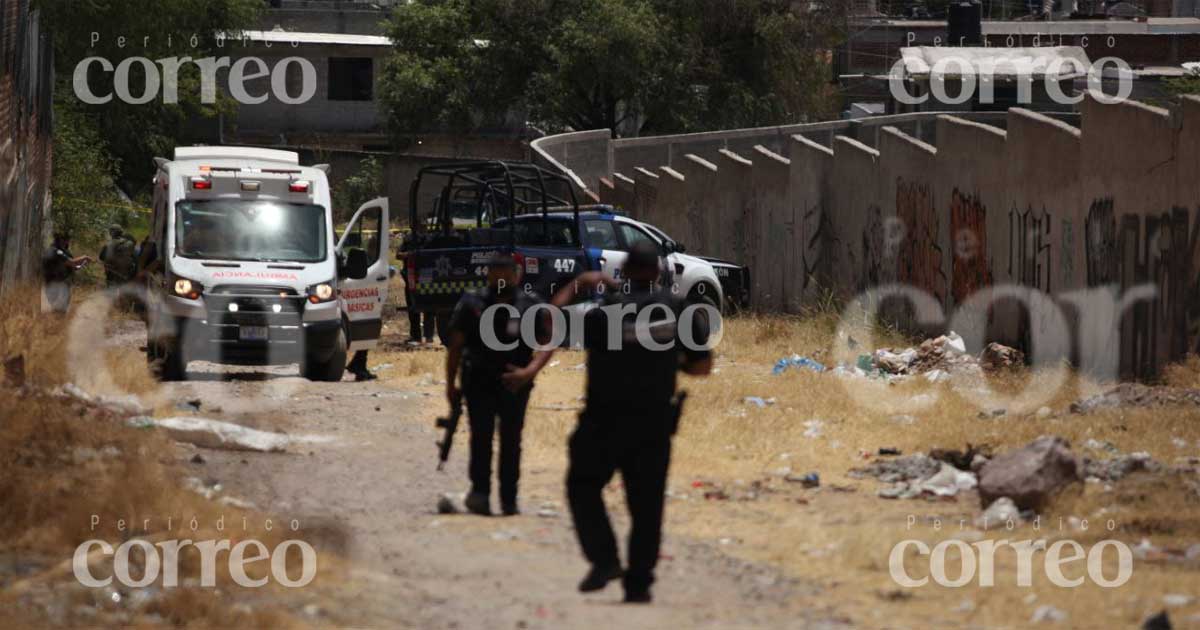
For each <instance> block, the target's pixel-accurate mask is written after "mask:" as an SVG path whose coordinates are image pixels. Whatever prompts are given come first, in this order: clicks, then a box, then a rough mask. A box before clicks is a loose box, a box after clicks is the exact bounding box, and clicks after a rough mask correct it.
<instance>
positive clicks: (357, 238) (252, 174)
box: [138, 147, 389, 381]
mask: <svg viewBox="0 0 1200 630" xmlns="http://www.w3.org/2000/svg"><path fill="white" fill-rule="evenodd" d="M328 172H329V168H328V166H327V165H316V166H301V165H300V159H299V155H297V154H296V153H294V152H290V151H278V150H273V149H257V148H246V147H181V148H177V149H175V155H174V159H172V160H167V159H163V158H156V159H155V175H154V196H153V199H154V202H153V220H152V224H151V231H150V235H149V236H148V237H147V239H146V240H145V242H144V243H143V245H142V248H141V252H140V255H139V258H138V268H139V271H140V272H141V277H143V278H144V279H145V282H146V285H145V289H146V291H145V297H144V300H145V302H146V313H147V337H148V339H147V344H146V353H147V358H148V360H149V361H150V362H151V365H152V366H153V367H154V369H155V371H156V373H157V374H158V375H159V376H160V378H162V379H163V380H181V379H185V378H186V375H187V369H188V364H189V363H190V362H192V361H208V362H212V363H218V364H228V365H283V364H291V363H296V364H299V366H300V372H301V374H302V375H303V376H304V377H306V378H309V379H311V380H318V381H338V380H341V378H342V373H343V371H344V369H345V365H346V355H347V353H351V352H355V351H358V350H368V349H371V348H373V347H374V346H375V344H376V343H377V342H378V340H379V336H380V331H381V329H382V317H383V306H384V304H385V303H386V302H387V293H388V279H389V264H388V249H389V244H388V203H387V200H386V199H375V200H372V201H369V202H367V203H366V204H364V205H363V206H362V207H360V208H358V210H357V211H356V212H355V213H354V215H353V218H352V219H351V220H350V222H349V223H348V224H347V226H346V228H345V229H344V230H343V232H342V233H341V234H340V235H338V234H335V231H334V228H335V226H334V222H333V212H332V204H331V201H330V190H329V180H328V178H327V174H328Z"/></svg>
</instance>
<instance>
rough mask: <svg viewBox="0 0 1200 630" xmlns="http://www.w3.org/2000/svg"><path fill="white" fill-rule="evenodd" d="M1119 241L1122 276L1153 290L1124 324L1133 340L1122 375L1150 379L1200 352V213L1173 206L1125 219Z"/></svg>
mask: <svg viewBox="0 0 1200 630" xmlns="http://www.w3.org/2000/svg"><path fill="white" fill-rule="evenodd" d="M1193 214H1195V215H1196V216H1195V220H1193ZM1118 242H1119V245H1118V252H1117V253H1118V255H1117V256H1114V258H1116V259H1118V261H1119V262H1118V265H1119V268H1118V269H1119V273H1121V277H1122V278H1125V279H1127V280H1128V282H1129V283H1130V284H1131V285H1138V284H1143V283H1153V284H1154V286H1155V288H1156V289H1157V290H1156V292H1155V296H1154V299H1152V300H1149V301H1145V302H1139V303H1137V304H1134V305H1133V307H1132V308H1131V309H1130V313H1127V314H1126V316H1125V318H1126V320H1125V321H1123V322H1122V325H1123V327H1125V328H1126V329H1127V330H1128V329H1130V328H1131V329H1132V338H1130V337H1128V336H1126V339H1125V340H1124V343H1122V366H1121V367H1122V371H1123V372H1124V373H1126V374H1129V375H1134V376H1139V377H1144V376H1150V375H1152V374H1155V373H1156V371H1157V368H1159V367H1161V366H1162V365H1163V364H1165V363H1167V362H1169V361H1176V360H1179V359H1182V358H1184V357H1186V356H1187V354H1188V353H1189V352H1197V351H1200V293H1197V292H1198V291H1200V212H1197V213H1193V212H1191V211H1190V210H1188V209H1187V208H1179V207H1176V208H1173V209H1171V211H1169V212H1164V213H1162V214H1158V215H1147V216H1138V215H1125V216H1123V217H1122V218H1121V232H1120V240H1119V241H1118ZM1130 320H1132V321H1130Z"/></svg>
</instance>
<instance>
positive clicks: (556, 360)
mask: <svg viewBox="0 0 1200 630" xmlns="http://www.w3.org/2000/svg"><path fill="white" fill-rule="evenodd" d="M560 363H562V361H559V360H558V359H555V360H553V361H551V362H550V364H549V365H547V366H546V367H558V364H560Z"/></svg>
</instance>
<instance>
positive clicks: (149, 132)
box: [34, 0, 263, 193]
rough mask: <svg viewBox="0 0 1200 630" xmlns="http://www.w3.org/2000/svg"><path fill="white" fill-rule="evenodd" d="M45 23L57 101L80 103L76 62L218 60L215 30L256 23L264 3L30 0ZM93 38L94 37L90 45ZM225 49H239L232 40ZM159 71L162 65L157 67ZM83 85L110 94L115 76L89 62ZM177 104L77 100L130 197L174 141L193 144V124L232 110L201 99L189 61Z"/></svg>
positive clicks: (138, 82) (134, 84)
mask: <svg viewBox="0 0 1200 630" xmlns="http://www.w3.org/2000/svg"><path fill="white" fill-rule="evenodd" d="M34 2H35V5H36V6H37V8H39V9H40V10H41V11H42V14H43V19H44V21H43V23H44V24H45V26H46V27H47V28H48V29H49V32H50V33H51V35H52V37H53V40H54V54H55V67H56V71H57V74H58V76H59V77H60V82H59V84H58V86H57V88H58V89H57V90H56V91H57V93H58V99H57V100H58V101H59V102H60V103H63V102H68V101H69V100H74V101H76V102H78V98H77V96H76V94H75V92H74V89H73V87H72V78H73V75H74V72H75V68H76V66H77V65H78V63H79V62H80V61H81V60H83V59H85V58H87V57H102V58H104V59H107V60H109V61H110V62H111V63H112V64H113V65H114V66H115V65H117V64H119V63H120V62H121V61H123V60H125V59H126V58H129V57H146V58H149V59H151V60H156V59H162V58H166V57H180V58H183V57H191V58H192V59H200V58H204V57H209V56H218V57H219V56H223V55H225V54H228V53H227V52H222V47H221V44H222V42H221V40H219V38H218V37H217V34H218V33H225V32H237V31H239V30H241V29H243V28H248V27H249V26H251V25H252V24H254V20H255V18H256V17H257V15H258V12H259V11H261V9H262V7H263V2H262V0H172V1H171V2H163V1H162V0H34ZM93 34H94V35H95V36H98V40H97V41H95V42H94V43H93ZM223 43H224V46H225V47H229V46H233V45H237V44H235V43H234V42H233V41H232V40H231V41H228V42H223ZM160 71H161V67H160ZM90 74H91V76H90V77H89V81H88V83H89V85H90V86H91V87H92V90H93V92H94V93H95V94H97V95H103V94H112V93H113V77H114V73H111V72H108V73H103V72H100V71H99V67H98V66H97V65H95V64H93V66H92V72H91V73H90ZM144 81H145V73H144V70H143V69H142V68H141V66H140V64H133V66H132V72H131V73H130V86H131V87H130V91H131V92H132V93H133V94H135V95H138V94H140V93H141V92H142V86H144V85H145V83H144ZM178 95H179V102H178V103H175V104H169V103H165V102H164V99H162V98H160V97H156V98H154V99H151V100H150V101H149V102H148V103H145V104H140V105H134V104H129V103H125V102H122V101H121V99H119V98H113V99H112V100H111V101H110V102H108V103H105V104H102V105H94V106H91V105H84V104H83V103H79V106H80V108H81V111H84V112H87V113H90V114H92V115H93V119H94V120H95V121H96V123H97V125H98V129H99V132H100V137H99V139H100V140H101V141H102V142H103V143H104V144H105V145H107V150H108V152H110V153H111V154H112V156H113V157H115V158H116V159H117V160H118V162H119V169H118V171H117V173H116V176H117V181H118V183H120V184H121V186H122V187H123V188H124V189H125V190H128V191H130V192H131V193H136V192H139V191H145V190H147V189H148V188H149V186H150V178H149V177H148V176H147V172H148V170H149V166H148V165H149V163H150V159H151V158H153V157H154V156H156V155H162V156H168V155H169V154H170V152H171V150H172V149H173V148H174V147H175V146H176V145H178V144H183V143H188V142H194V141H196V140H197V138H196V135H195V128H196V126H197V125H196V121H197V120H203V119H213V118H215V117H216V116H217V115H219V114H221V113H226V114H229V113H232V111H233V108H232V106H231V102H230V101H229V100H228V99H226V98H224V97H222V98H220V99H219V100H218V102H217V103H214V104H203V103H201V102H200V72H199V68H198V67H197V66H196V65H195V64H190V63H189V64H187V65H184V66H182V68H181V70H180V72H179V85H178Z"/></svg>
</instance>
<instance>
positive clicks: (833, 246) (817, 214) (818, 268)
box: [800, 205, 841, 292]
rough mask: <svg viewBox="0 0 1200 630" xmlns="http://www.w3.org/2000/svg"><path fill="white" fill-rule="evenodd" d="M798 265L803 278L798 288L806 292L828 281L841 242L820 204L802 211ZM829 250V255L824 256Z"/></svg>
mask: <svg viewBox="0 0 1200 630" xmlns="http://www.w3.org/2000/svg"><path fill="white" fill-rule="evenodd" d="M800 230H802V234H800V239H802V242H803V246H802V248H800V265H803V271H804V278H803V280H802V281H800V290H802V292H806V290H808V289H809V287H810V286H811V287H817V286H821V284H828V283H829V276H830V271H832V269H833V265H835V264H836V263H835V262H836V257H838V253H836V252H838V250H839V247H840V246H841V242H840V240H839V239H838V235H836V234H834V232H833V226H830V224H829V216H828V215H827V214H826V212H823V211H822V210H821V208H820V206H817V205H814V206H810V208H808V209H806V210H805V211H804V220H803V222H802V223H800ZM826 252H829V256H826Z"/></svg>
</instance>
